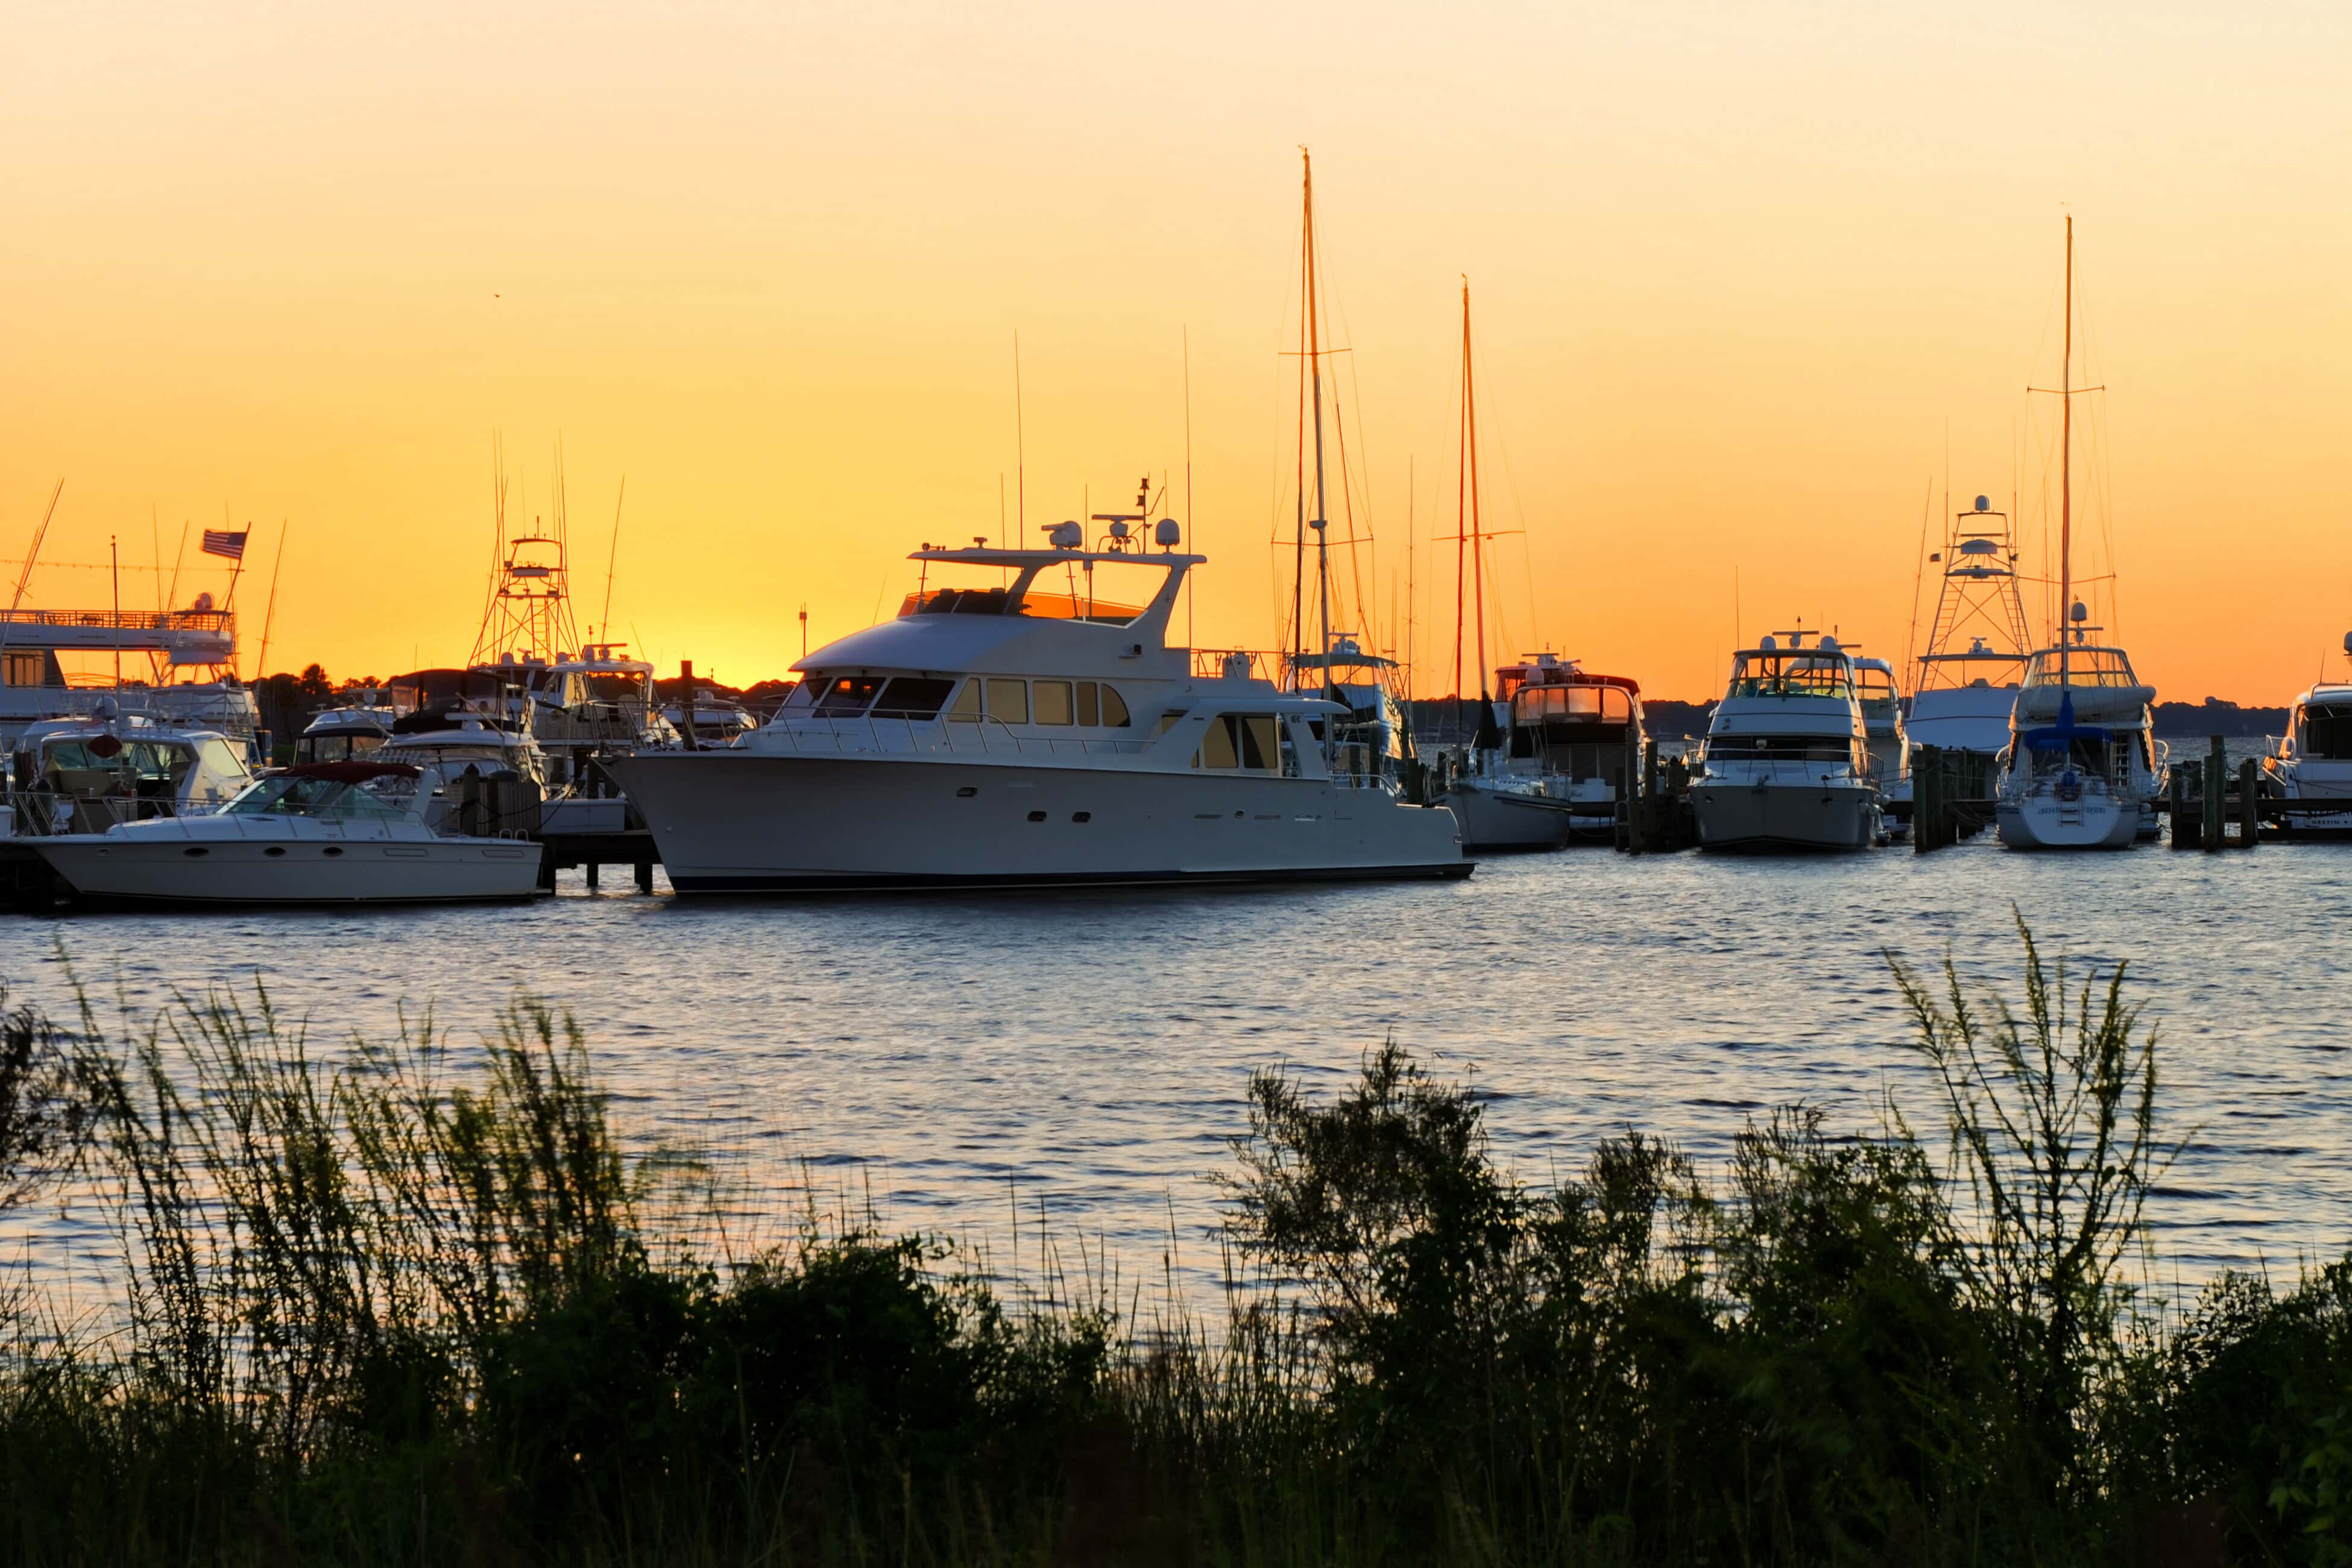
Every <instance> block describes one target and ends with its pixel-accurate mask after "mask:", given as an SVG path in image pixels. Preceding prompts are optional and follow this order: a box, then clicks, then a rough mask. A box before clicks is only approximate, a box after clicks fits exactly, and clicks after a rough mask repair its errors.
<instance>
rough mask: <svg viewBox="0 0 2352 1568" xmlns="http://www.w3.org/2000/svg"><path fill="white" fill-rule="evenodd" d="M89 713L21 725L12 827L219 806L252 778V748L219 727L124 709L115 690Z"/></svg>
mask: <svg viewBox="0 0 2352 1568" xmlns="http://www.w3.org/2000/svg"><path fill="white" fill-rule="evenodd" d="M92 706H93V709H94V711H93V712H92V714H91V716H89V717H87V718H61V719H45V720H42V721H41V722H39V723H37V724H30V725H27V726H26V727H24V728H23V729H22V730H21V731H20V732H18V734H17V737H16V745H15V747H14V752H13V755H12V758H11V766H10V770H9V771H10V778H9V789H8V810H7V823H6V831H9V832H11V833H15V834H52V833H94V832H103V831H106V830H107V829H108V828H110V827H112V826H114V825H115V824H116V823H118V822H136V821H148V820H149V819H151V818H155V817H177V816H186V815H194V814H201V813H203V812H206V811H215V810H219V809H220V808H221V807H222V806H223V805H224V804H226V802H227V800H229V798H230V797H231V796H233V795H235V794H236V792H237V791H238V790H240V789H244V788H245V787H246V786H247V784H248V783H250V782H251V781H252V777H253V776H252V774H251V772H250V771H248V770H247V768H246V765H245V757H244V752H243V749H242V748H241V747H238V746H237V745H236V743H235V742H233V741H232V740H231V739H230V738H229V737H227V736H226V735H223V734H222V733H220V732H219V731H218V730H212V729H203V728H199V727H195V726H193V725H184V724H171V723H162V722H158V721H156V720H153V719H151V718H149V717H147V716H145V715H142V714H123V713H121V712H120V711H119V710H118V709H117V707H116V706H115V700H114V698H113V697H112V696H111V695H102V696H100V697H99V698H98V700H97V701H96V703H95V704H93V705H92Z"/></svg>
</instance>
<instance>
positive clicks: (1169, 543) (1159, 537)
mask: <svg viewBox="0 0 2352 1568" xmlns="http://www.w3.org/2000/svg"><path fill="white" fill-rule="evenodd" d="M1151 537H1152V539H1153V540H1154V541H1155V542H1156V543H1157V544H1158V545H1159V546H1160V549H1175V548H1176V547H1177V546H1178V545H1180V544H1181V543H1183V542H1184V530H1183V529H1182V528H1180V527H1178V526H1177V522H1176V519H1175V518H1173V517H1162V518H1160V526H1159V527H1158V528H1154V529H1152V530H1151Z"/></svg>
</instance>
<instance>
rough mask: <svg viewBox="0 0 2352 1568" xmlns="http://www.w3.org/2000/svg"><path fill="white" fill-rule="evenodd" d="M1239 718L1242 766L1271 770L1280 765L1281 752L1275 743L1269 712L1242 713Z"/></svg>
mask: <svg viewBox="0 0 2352 1568" xmlns="http://www.w3.org/2000/svg"><path fill="white" fill-rule="evenodd" d="M1240 720H1241V732H1242V734H1241V741H1242V766H1243V767H1244V768H1256V769H1257V770H1259V771H1261V772H1272V771H1274V770H1275V769H1276V768H1280V767H1281V765H1282V753H1281V750H1280V748H1279V747H1278V746H1277V745H1276V740H1275V731H1276V726H1275V722H1274V716H1273V715H1272V714H1270V713H1252V714H1243V715H1241V716H1240Z"/></svg>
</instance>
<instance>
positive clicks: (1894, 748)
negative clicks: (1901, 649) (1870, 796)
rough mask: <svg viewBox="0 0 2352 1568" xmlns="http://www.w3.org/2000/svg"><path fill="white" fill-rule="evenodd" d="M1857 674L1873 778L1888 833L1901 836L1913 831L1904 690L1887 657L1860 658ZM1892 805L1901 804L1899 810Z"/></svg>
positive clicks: (1891, 836)
mask: <svg viewBox="0 0 2352 1568" xmlns="http://www.w3.org/2000/svg"><path fill="white" fill-rule="evenodd" d="M1853 677H1854V689H1855V690H1856V691H1857V692H1858V693H1859V694H1860V695H1861V697H1862V724H1863V733H1864V737H1865V742H1866V744H1867V745H1868V747H1869V748H1870V777H1871V781H1872V782H1873V783H1874V784H1876V785H1877V786H1878V798H1879V805H1880V809H1881V810H1885V821H1886V825H1887V835H1888V836H1889V837H1890V838H1901V837H1902V836H1904V834H1906V833H1907V832H1909V831H1910V818H1911V737H1910V736H1909V735H1908V734H1907V733H1906V730H1905V728H1904V724H1903V694H1902V693H1901V692H1899V691H1897V690H1896V689H1895V666H1894V665H1892V664H1888V663H1887V662H1886V661H1885V660H1884V659H1856V660H1855V661H1854V662H1853ZM1889 807H1899V808H1900V809H1901V810H1900V812H1899V814H1898V813H1897V812H1896V811H1894V810H1886V808H1889ZM1898 823H1899V824H1900V825H1899V826H1898V825H1897V824H1898Z"/></svg>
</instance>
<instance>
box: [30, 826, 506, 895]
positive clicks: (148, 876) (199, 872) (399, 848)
mask: <svg viewBox="0 0 2352 1568" xmlns="http://www.w3.org/2000/svg"><path fill="white" fill-rule="evenodd" d="M32 845H33V848H34V849H35V850H36V851H37V852H38V853H39V854H40V856H41V858H42V859H43V860H45V861H47V862H48V864H49V869H50V870H51V871H53V872H55V873H57V875H58V877H59V878H60V879H61V880H62V881H63V882H64V883H65V884H66V885H67V887H68V888H69V889H70V890H71V892H72V894H74V896H75V897H77V898H79V899H82V900H87V901H92V902H106V903H131V904H222V905H229V904H234V905H239V906H250V905H255V904H445V903H470V902H476V901H482V900H492V899H515V898H529V897H531V896H532V895H533V894H536V893H537V892H538V891H539V873H540V859H541V847H540V846H539V845H538V844H535V843H529V842H524V841H517V840H512V839H459V838H439V837H430V838H423V839H416V840H397V841H373V840H352V841H338V840H331V839H324V838H317V837H304V838H296V839H276V838H253V839H245V840H238V839H222V838H206V839H202V840H191V839H188V838H126V837H124V836H123V835H121V834H105V833H75V834H68V835H63V836H60V837H56V838H46V839H37V840H34V841H32Z"/></svg>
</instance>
